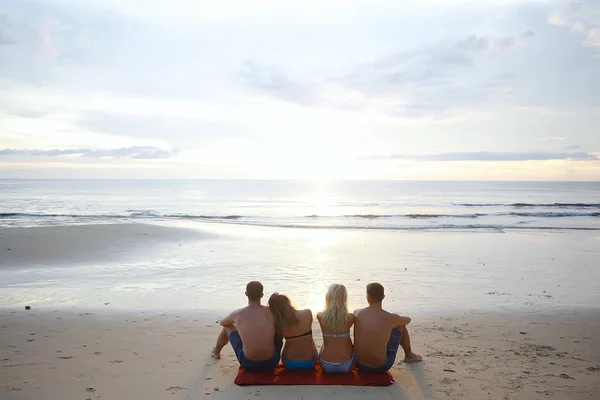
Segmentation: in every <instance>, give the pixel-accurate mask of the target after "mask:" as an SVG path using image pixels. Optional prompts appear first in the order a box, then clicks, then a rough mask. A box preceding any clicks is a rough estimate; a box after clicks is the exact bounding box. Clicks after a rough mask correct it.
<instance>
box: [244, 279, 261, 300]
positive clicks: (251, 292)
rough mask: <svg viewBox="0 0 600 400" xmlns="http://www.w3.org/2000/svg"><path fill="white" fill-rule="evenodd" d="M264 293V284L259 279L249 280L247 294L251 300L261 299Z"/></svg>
mask: <svg viewBox="0 0 600 400" xmlns="http://www.w3.org/2000/svg"><path fill="white" fill-rule="evenodd" d="M262 295H263V285H262V283H260V282H259V281H252V282H248V284H247V285H246V296H248V300H250V301H259V300H260V298H261V297H262Z"/></svg>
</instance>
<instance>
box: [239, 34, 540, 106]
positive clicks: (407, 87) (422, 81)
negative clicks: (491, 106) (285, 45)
mask: <svg viewBox="0 0 600 400" xmlns="http://www.w3.org/2000/svg"><path fill="white" fill-rule="evenodd" d="M531 34H532V35H533V33H532V32H531ZM526 36H528V37H530V36H531V35H526ZM519 40H520V38H518V37H515V36H499V37H486V36H480V35H475V34H471V35H467V36H465V37H463V38H461V39H458V40H454V41H439V42H435V43H430V44H427V45H423V46H421V47H417V48H413V49H409V50H404V51H401V52H398V53H396V54H391V55H389V56H385V57H379V58H376V59H375V60H374V61H372V62H370V63H363V64H359V65H354V66H351V67H350V68H348V69H347V70H346V71H345V72H343V73H337V74H335V73H330V74H327V73H322V74H321V75H320V76H319V77H318V78H317V79H314V78H313V79H304V80H302V79H301V78H298V79H294V78H292V77H290V76H289V75H288V74H286V73H285V72H284V71H282V70H278V69H276V68H273V67H267V66H263V65H261V64H259V63H257V62H254V61H248V62H247V63H246V64H245V68H244V70H243V71H242V73H241V77H242V78H243V80H244V82H245V83H246V85H247V86H249V87H250V88H252V89H254V90H258V91H259V92H260V93H261V94H266V95H269V96H272V97H274V98H278V99H280V100H283V101H286V102H290V103H295V104H300V105H310V106H315V107H329V108H335V109H342V110H370V109H373V110H377V111H379V112H382V113H383V114H387V115H390V116H428V115H439V114H442V113H444V112H446V111H448V110H452V109H464V108H469V107H477V106H480V105H481V104H482V103H485V102H486V100H487V99H488V97H489V96H490V95H492V94H493V93H495V92H497V91H498V88H499V87H502V86H505V85H506V84H507V83H508V82H509V81H510V80H511V79H513V78H514V77H515V76H516V75H515V74H514V73H510V72H503V73H500V74H498V75H496V76H494V77H488V78H487V82H484V83H481V84H479V85H472V84H469V85H463V84H461V81H462V79H467V78H468V77H469V74H470V73H471V70H473V69H475V68H476V66H477V63H478V61H479V59H480V58H481V57H483V55H484V54H485V53H490V54H492V53H504V52H506V51H509V50H510V49H512V48H514V47H515V46H517V45H518V44H519ZM498 56H499V55H498Z"/></svg>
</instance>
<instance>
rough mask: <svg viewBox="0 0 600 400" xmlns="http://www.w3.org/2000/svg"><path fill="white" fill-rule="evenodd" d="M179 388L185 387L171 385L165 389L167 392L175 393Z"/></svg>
mask: <svg viewBox="0 0 600 400" xmlns="http://www.w3.org/2000/svg"><path fill="white" fill-rule="evenodd" d="M180 390H185V388H184V387H181V386H171V387H168V388H167V389H166V391H167V392H171V393H173V394H175V393H177V392H178V391H180Z"/></svg>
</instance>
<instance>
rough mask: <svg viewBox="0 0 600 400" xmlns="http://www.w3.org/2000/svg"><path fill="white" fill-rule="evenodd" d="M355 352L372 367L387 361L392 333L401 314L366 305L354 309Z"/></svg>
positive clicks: (362, 361)
mask: <svg viewBox="0 0 600 400" xmlns="http://www.w3.org/2000/svg"><path fill="white" fill-rule="evenodd" d="M354 315H355V317H356V321H355V322H354V352H355V353H356V357H357V358H358V362H359V363H361V364H363V365H366V366H371V367H377V366H380V365H382V364H383V363H385V361H386V358H387V343H388V340H389V339H390V333H391V331H392V329H393V328H394V327H396V326H397V325H398V322H399V320H400V318H401V317H400V316H398V315H397V314H392V313H389V312H387V311H385V310H382V309H378V308H373V307H366V308H361V309H358V310H356V311H354Z"/></svg>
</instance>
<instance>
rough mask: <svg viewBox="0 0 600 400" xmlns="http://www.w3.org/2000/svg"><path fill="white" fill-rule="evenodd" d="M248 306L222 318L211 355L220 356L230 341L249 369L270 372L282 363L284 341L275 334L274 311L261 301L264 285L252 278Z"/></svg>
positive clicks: (238, 357)
mask: <svg viewBox="0 0 600 400" xmlns="http://www.w3.org/2000/svg"><path fill="white" fill-rule="evenodd" d="M246 297H248V305H247V306H246V307H244V308H240V309H239V310H235V311H234V312H232V313H231V314H229V315H228V316H226V317H225V318H223V319H222V320H221V326H223V329H222V330H221V333H220V334H219V337H218V338H217V343H216V345H215V347H214V348H213V350H212V352H211V355H212V356H213V357H214V358H216V359H220V358H221V350H222V349H223V347H225V345H227V343H228V342H229V343H231V347H233V351H234V352H235V355H236V357H237V359H238V361H239V362H240V365H241V366H242V368H244V369H246V370H248V371H270V370H273V369H274V368H275V367H276V366H277V364H279V357H280V356H281V347H282V346H283V340H282V338H281V337H280V336H278V335H276V334H275V322H274V320H273V314H271V311H269V309H268V308H267V307H264V306H262V305H261V304H260V300H261V299H262V297H263V285H262V284H261V283H260V282H257V281H252V282H250V283H248V285H246Z"/></svg>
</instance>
